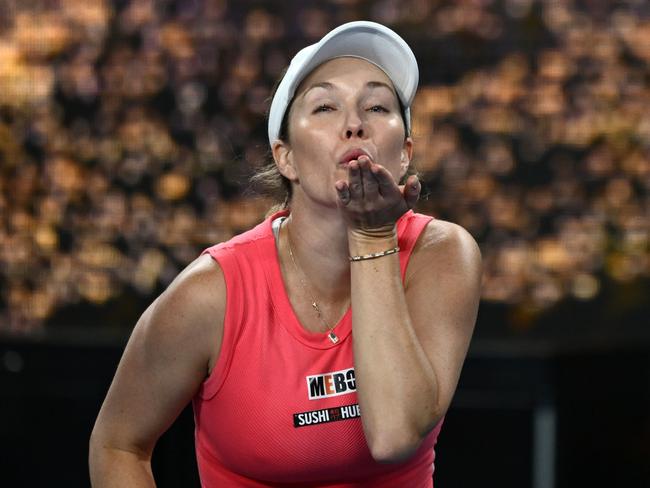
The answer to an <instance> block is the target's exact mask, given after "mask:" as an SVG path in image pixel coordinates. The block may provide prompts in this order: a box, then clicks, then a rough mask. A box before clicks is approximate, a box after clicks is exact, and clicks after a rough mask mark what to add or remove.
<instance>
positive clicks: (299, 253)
mask: <svg viewBox="0 0 650 488" xmlns="http://www.w3.org/2000/svg"><path fill="white" fill-rule="evenodd" d="M328 210H330V209H325V210H324V211H322V212H308V211H306V208H305V207H304V206H301V205H299V204H296V202H294V206H293V208H292V210H291V214H290V216H289V218H288V219H287V220H286V221H285V222H284V224H283V226H282V231H281V232H280V247H279V249H280V254H281V256H282V258H283V260H284V259H286V257H287V256H288V254H289V249H288V245H290V246H291V249H292V251H293V254H294V257H295V259H296V262H297V264H298V266H299V267H300V268H301V271H302V272H303V273H304V274H305V276H306V277H307V278H308V280H309V282H310V284H311V286H312V288H313V291H314V293H316V294H318V295H319V296H320V297H321V298H322V299H325V300H332V301H337V300H341V299H342V298H343V297H346V298H347V297H349V293H350V262H349V260H348V256H349V251H348V236H347V224H346V223H345V221H344V220H343V218H342V216H341V214H340V212H339V211H338V209H336V208H335V209H331V211H328ZM283 234H284V235H283ZM283 237H284V239H283ZM289 240H290V241H289Z"/></svg>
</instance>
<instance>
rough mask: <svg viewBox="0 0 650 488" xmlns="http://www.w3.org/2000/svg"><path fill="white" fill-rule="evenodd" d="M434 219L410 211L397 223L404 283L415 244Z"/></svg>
mask: <svg viewBox="0 0 650 488" xmlns="http://www.w3.org/2000/svg"><path fill="white" fill-rule="evenodd" d="M432 219H433V217H431V216H430V215H423V214H419V213H415V212H413V210H409V211H408V212H406V213H405V214H404V215H402V216H401V217H400V218H399V220H398V221H397V241H398V246H399V248H400V252H399V264H400V271H401V273H402V281H404V277H405V276H406V267H407V266H408V262H409V258H410V257H411V253H412V252H413V248H414V247H415V243H416V242H417V240H418V238H419V237H420V234H421V233H422V231H423V230H424V228H425V227H426V226H427V224H428V223H429V222H431V220H432Z"/></svg>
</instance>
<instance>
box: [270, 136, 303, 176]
mask: <svg viewBox="0 0 650 488" xmlns="http://www.w3.org/2000/svg"><path fill="white" fill-rule="evenodd" d="M271 152H272V153H273V159H274V160H275V164H276V165H277V167H278V171H280V174H281V175H282V176H284V177H285V178H287V179H288V180H289V181H295V180H297V179H298V175H297V173H296V168H295V167H294V164H293V151H292V150H291V146H290V145H289V144H287V143H286V142H284V141H282V140H280V139H276V140H275V142H274V143H273V145H272V146H271Z"/></svg>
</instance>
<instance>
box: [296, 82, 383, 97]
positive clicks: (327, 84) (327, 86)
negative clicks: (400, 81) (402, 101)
mask: <svg viewBox="0 0 650 488" xmlns="http://www.w3.org/2000/svg"><path fill="white" fill-rule="evenodd" d="M314 88H323V89H325V90H336V86H335V85H334V84H333V83H330V82H329V81H321V82H319V83H314V84H313V85H311V86H310V87H309V88H307V89H306V90H305V91H304V92H303V94H302V96H303V97H305V96H306V95H307V93H309V92H310V91H311V90H312V89H314ZM366 88H370V89H374V88H386V89H387V90H389V91H390V92H391V93H393V94H394V93H395V90H394V89H393V87H392V86H390V85H389V84H388V83H385V82H383V81H369V82H368V83H366Z"/></svg>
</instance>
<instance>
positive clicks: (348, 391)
mask: <svg viewBox="0 0 650 488" xmlns="http://www.w3.org/2000/svg"><path fill="white" fill-rule="evenodd" d="M287 213H288V212H287V211H283V212H278V213H276V214H275V215H273V216H271V217H269V218H268V219H266V220H265V221H264V222H262V223H261V224H259V225H258V226H257V227H255V228H254V229H252V230H250V231H248V232H245V233H243V234H241V235H239V236H237V237H234V238H233V239H231V240H230V241H228V242H225V243H222V244H218V245H216V246H213V247H211V248H209V249H207V250H206V251H205V252H207V253H209V254H210V255H211V256H212V257H213V258H214V259H216V260H217V261H218V262H219V264H220V266H221V268H222V270H223V274H224V277H225V283H226V295H227V304H226V313H225V321H224V334H223V341H222V346H221V351H220V353H219V359H218V360H217V363H216V365H215V367H214V370H213V372H212V374H211V375H210V377H209V378H208V379H206V381H205V382H204V383H203V385H202V386H201V388H200V390H199V392H198V393H197V395H196V396H195V398H194V400H193V406H194V417H195V422H196V431H195V441H196V454H197V462H198V466H199V473H200V477H201V483H202V485H203V486H204V487H208V488H214V487H231V486H232V487H269V486H272V487H282V486H305V487H307V486H314V487H315V486H318V487H321V488H324V487H328V488H344V487H346V488H347V487H350V488H351V487H373V488H384V487H385V488H388V487H396V486H400V487H401V486H408V487H432V486H433V481H432V476H433V461H434V450H433V447H434V445H435V443H436V439H437V437H438V433H439V432H440V427H441V425H442V421H441V422H439V423H438V425H437V426H436V428H435V429H434V430H433V431H432V432H431V433H430V434H429V435H428V436H427V437H426V438H425V439H424V441H423V442H422V445H421V447H420V448H419V449H418V451H417V452H416V453H415V454H414V455H413V456H412V457H411V458H410V459H409V460H408V461H406V462H404V463H400V464H379V463H377V462H376V461H374V460H373V458H372V456H371V455H370V451H369V449H368V446H367V444H366V440H365V437H364V434H363V429H362V425H361V419H360V415H362V414H363V413H362V412H360V411H359V407H358V403H357V394H356V383H355V376H354V362H353V357H352V340H353V337H352V319H351V317H352V315H351V310H350V309H348V311H347V313H346V314H345V316H344V317H343V318H342V319H341V321H340V322H339V323H338V324H337V325H336V328H335V331H336V334H337V335H338V336H339V338H340V341H339V342H338V343H337V344H333V343H332V342H331V341H330V340H329V339H328V338H327V335H326V334H324V333H322V334H321V333H312V332H309V331H307V330H306V329H304V328H303V327H302V325H301V324H300V322H299V321H298V319H297V318H296V316H295V314H294V312H293V309H292V307H291V304H290V302H289V299H288V297H287V294H286V291H285V288H284V282H283V279H282V275H281V271H280V264H279V261H278V257H277V251H276V244H275V238H274V235H273V231H272V221H273V219H275V218H277V217H279V216H283V215H287ZM430 220H431V217H427V216H424V215H419V214H415V213H413V212H412V211H409V212H407V213H406V214H405V215H403V216H402V217H401V218H400V220H399V221H398V225H397V229H398V239H399V246H400V248H401V251H400V265H401V271H402V278H403V277H404V272H405V270H406V265H407V263H408V259H409V256H410V254H411V251H412V249H413V246H414V244H415V241H416V240H417V238H418V236H419V235H420V232H421V231H422V229H423V228H424V227H425V226H426V225H427V223H428V222H429V221H430Z"/></svg>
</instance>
